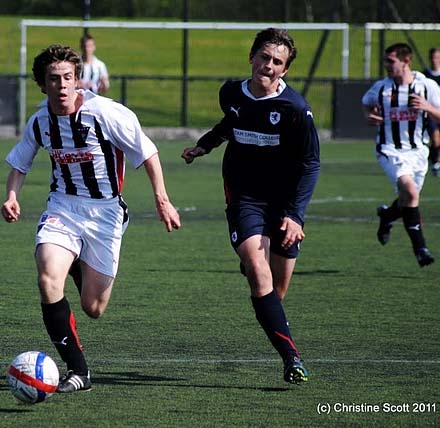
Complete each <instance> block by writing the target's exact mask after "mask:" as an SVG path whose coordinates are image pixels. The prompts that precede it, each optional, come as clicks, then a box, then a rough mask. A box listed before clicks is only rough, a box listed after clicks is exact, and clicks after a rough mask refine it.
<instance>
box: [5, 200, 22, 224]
mask: <svg viewBox="0 0 440 428" xmlns="http://www.w3.org/2000/svg"><path fill="white" fill-rule="evenodd" d="M2 216H3V218H4V219H5V220H6V221H7V222H8V223H14V222H16V221H18V219H19V218H20V204H19V203H18V201H17V200H7V201H5V203H4V204H3V206H2Z"/></svg>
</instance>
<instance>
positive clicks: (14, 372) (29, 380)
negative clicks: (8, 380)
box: [8, 366, 58, 394]
mask: <svg viewBox="0 0 440 428" xmlns="http://www.w3.org/2000/svg"><path fill="white" fill-rule="evenodd" d="M8 373H9V374H10V375H11V376H14V377H15V378H16V379H18V380H19V381H21V382H23V383H25V384H26V385H29V386H33V387H34V388H37V389H38V390H39V391H43V392H46V393H48V394H52V393H54V392H55V391H56V390H57V387H58V385H49V384H47V383H44V382H43V381H41V380H38V379H35V378H33V377H32V376H29V375H28V374H26V373H23V372H22V371H20V370H18V369H17V368H16V367H14V366H9V368H8Z"/></svg>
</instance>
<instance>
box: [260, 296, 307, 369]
mask: <svg viewBox="0 0 440 428" xmlns="http://www.w3.org/2000/svg"><path fill="white" fill-rule="evenodd" d="M251 299H252V305H253V307H254V310H255V316H256V318H257V320H258V322H259V323H260V325H261V327H262V328H263V330H264V331H265V333H266V335H267V337H268V338H269V340H270V341H271V343H272V345H273V347H274V348H275V349H276V350H277V351H278V353H279V354H280V355H281V358H282V359H283V360H284V361H287V360H289V359H291V358H293V357H298V358H300V355H299V352H298V350H297V348H296V346H295V343H294V342H293V339H292V336H291V334H290V329H289V325H288V323H287V319H286V315H285V313H284V309H283V306H282V305H281V301H280V299H279V297H278V295H277V293H276V291H275V290H272V292H271V293H269V294H266V295H265V296H263V297H253V296H251Z"/></svg>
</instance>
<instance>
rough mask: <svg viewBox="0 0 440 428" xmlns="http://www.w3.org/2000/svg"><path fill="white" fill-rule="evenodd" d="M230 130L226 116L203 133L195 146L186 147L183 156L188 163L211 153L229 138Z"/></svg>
mask: <svg viewBox="0 0 440 428" xmlns="http://www.w3.org/2000/svg"><path fill="white" fill-rule="evenodd" d="M230 130H231V127H230V125H229V124H228V119H227V117H226V116H225V117H224V118H223V119H222V120H221V121H220V122H219V123H217V124H216V125H215V126H214V127H213V128H212V129H211V130H210V131H208V132H207V133H206V134H204V135H202V136H201V137H200V139H199V141H197V144H196V145H195V146H194V147H189V148H186V149H185V150H184V151H183V153H182V158H183V159H185V162H186V163H191V162H192V161H193V160H194V159H195V158H197V157H200V156H203V155H206V154H208V153H210V152H211V150H212V149H214V148H215V147H218V146H220V145H221V144H222V143H223V142H224V141H227V140H229V138H230V132H231V131H230Z"/></svg>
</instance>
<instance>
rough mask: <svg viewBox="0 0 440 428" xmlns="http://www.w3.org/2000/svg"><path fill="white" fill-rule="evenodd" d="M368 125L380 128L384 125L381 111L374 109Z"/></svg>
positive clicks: (370, 114) (369, 116) (368, 119)
mask: <svg viewBox="0 0 440 428" xmlns="http://www.w3.org/2000/svg"><path fill="white" fill-rule="evenodd" d="M367 123H368V125H370V126H379V125H382V123H383V116H382V115H381V114H380V112H379V109H378V108H377V107H374V108H373V109H372V110H371V111H370V113H369V114H368V116H367Z"/></svg>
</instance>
